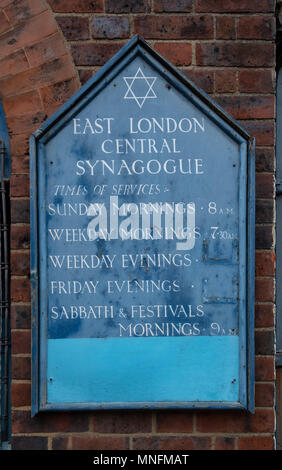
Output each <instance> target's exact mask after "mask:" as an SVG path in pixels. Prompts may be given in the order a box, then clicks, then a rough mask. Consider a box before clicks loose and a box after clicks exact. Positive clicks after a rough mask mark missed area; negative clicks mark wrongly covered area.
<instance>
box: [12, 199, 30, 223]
mask: <svg viewBox="0 0 282 470" xmlns="http://www.w3.org/2000/svg"><path fill="white" fill-rule="evenodd" d="M11 221H12V223H29V200H27V199H12V200H11Z"/></svg>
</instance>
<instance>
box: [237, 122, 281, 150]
mask: <svg viewBox="0 0 282 470" xmlns="http://www.w3.org/2000/svg"><path fill="white" fill-rule="evenodd" d="M241 124H242V126H243V127H245V128H246V130H247V131H248V132H249V134H250V135H251V136H253V137H255V139H256V145H261V146H268V145H274V128H275V127H274V122H273V121H272V120H267V121H262V120H260V121H242V122H241Z"/></svg>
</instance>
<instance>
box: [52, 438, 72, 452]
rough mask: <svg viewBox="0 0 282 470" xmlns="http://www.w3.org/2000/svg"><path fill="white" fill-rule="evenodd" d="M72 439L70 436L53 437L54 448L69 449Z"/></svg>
mask: <svg viewBox="0 0 282 470" xmlns="http://www.w3.org/2000/svg"><path fill="white" fill-rule="evenodd" d="M69 445H70V440H69V438H68V437H61V436H58V437H53V439H52V450H68V449H69Z"/></svg>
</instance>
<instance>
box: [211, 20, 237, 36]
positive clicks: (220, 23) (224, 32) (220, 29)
mask: <svg viewBox="0 0 282 470" xmlns="http://www.w3.org/2000/svg"><path fill="white" fill-rule="evenodd" d="M216 38H217V39H235V38H236V28H235V18H232V17H231V16H218V17H217V18H216Z"/></svg>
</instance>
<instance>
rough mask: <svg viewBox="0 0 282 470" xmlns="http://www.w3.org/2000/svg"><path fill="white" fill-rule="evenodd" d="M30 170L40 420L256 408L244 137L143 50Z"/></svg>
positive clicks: (127, 50)
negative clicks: (117, 412)
mask: <svg viewBox="0 0 282 470" xmlns="http://www.w3.org/2000/svg"><path fill="white" fill-rule="evenodd" d="M31 160H32V164H31V178H32V182H31V186H32V193H31V213H32V232H31V235H32V249H31V253H32V288H33V326H34V327H33V413H36V412H37V411H38V410H49V409H77V408H80V409H83V408H84V409H91V408H92V409H95V408H99V409H100V408H148V407H149V408H165V407H167V408H197V407H200V408H203V407H214V408H220V407H221V408H228V407H232V408H248V409H252V407H253V398H252V397H253V391H252V387H253V380H252V376H253V367H252V356H253V340H252V335H253V303H254V292H253V279H254V273H253V259H254V154H253V145H252V142H251V139H250V137H249V135H248V134H247V133H246V131H245V130H244V129H243V128H242V127H240V125H239V124H238V123H237V122H235V121H234V120H233V119H232V118H230V116H228V115H227V114H226V113H225V112H224V110H223V109H221V108H220V107H219V106H217V105H216V104H215V103H214V102H213V101H212V100H211V99H210V98H209V97H208V96H207V95H206V94H205V93H204V92H202V91H201V90H199V89H198V88H197V87H196V86H195V85H193V84H192V83H191V82H190V81H189V80H187V78H186V77H185V76H184V75H183V74H182V73H181V72H179V71H178V70H176V69H175V68H174V67H173V66H172V65H171V64H169V63H168V62H167V61H166V60H165V59H164V58H162V57H161V56H160V55H158V54H157V53H156V52H155V51H154V50H152V49H151V48H150V47H149V46H148V44H147V43H146V42H145V41H144V40H143V39H141V38H140V37H139V36H136V37H134V38H133V39H132V40H131V41H130V42H129V43H128V44H127V45H125V46H124V47H123V48H122V50H121V51H120V52H119V53H118V54H117V55H116V56H115V57H114V58H113V59H112V60H110V61H109V62H108V63H107V64H106V65H105V66H104V67H103V68H102V69H101V70H100V71H99V72H98V73H97V74H96V75H95V77H93V78H92V79H91V80H90V81H89V82H88V83H87V84H86V85H85V86H84V87H82V88H81V90H80V91H79V92H78V93H77V94H75V95H74V96H73V98H72V99H71V100H70V101H68V102H67V103H66V104H65V105H64V106H63V107H61V108H60V110H59V111H58V112H57V113H55V115H54V116H53V117H51V118H50V119H49V120H48V121H47V122H46V123H45V124H44V125H43V126H42V127H41V128H40V129H39V131H38V132H36V133H35V134H34V135H33V136H32V137H31Z"/></svg>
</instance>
